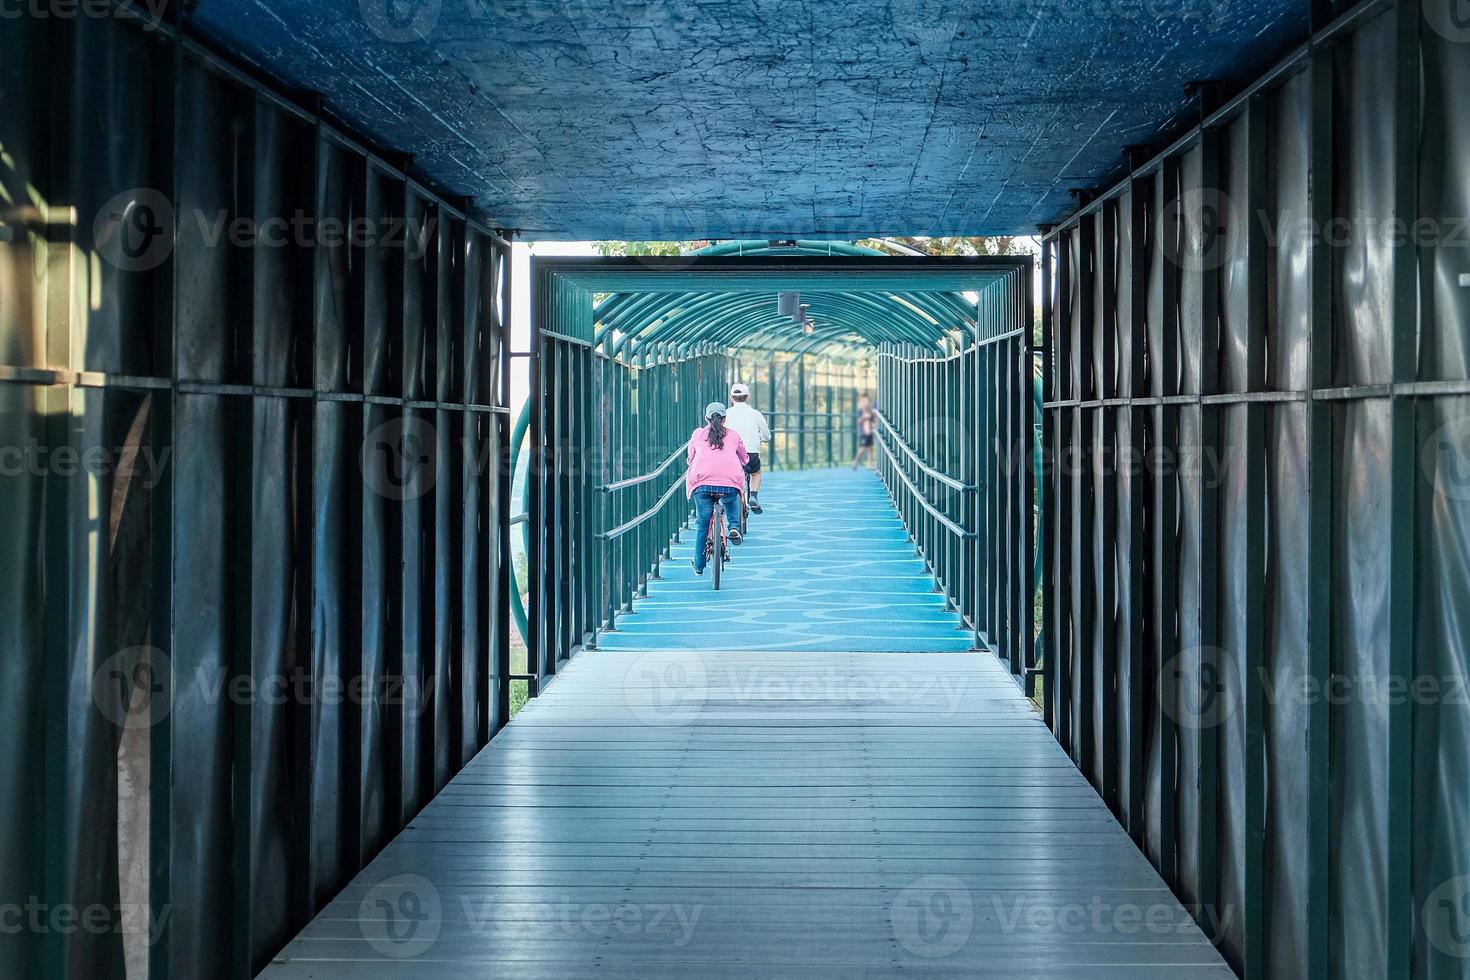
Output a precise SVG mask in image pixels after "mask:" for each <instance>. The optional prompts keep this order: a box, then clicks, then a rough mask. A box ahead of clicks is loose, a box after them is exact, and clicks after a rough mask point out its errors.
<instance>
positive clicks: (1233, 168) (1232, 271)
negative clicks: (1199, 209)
mask: <svg viewBox="0 0 1470 980" xmlns="http://www.w3.org/2000/svg"><path fill="white" fill-rule="evenodd" d="M1246 123H1247V119H1246V117H1245V116H1244V115H1242V116H1238V117H1236V118H1235V119H1234V120H1233V121H1231V123H1230V124H1229V125H1228V126H1227V127H1225V132H1224V135H1223V139H1222V144H1223V146H1222V154H1221V156H1222V159H1221V161H1220V178H1221V179H1220V190H1221V194H1220V201H1221V202H1223V201H1227V200H1228V201H1229V202H1230V206H1229V207H1228V208H1223V209H1222V210H1217V212H1216V219H1215V220H1216V221H1218V222H1219V225H1218V226H1217V227H1216V228H1214V230H1212V231H1211V232H1210V234H1211V235H1212V236H1213V242H1214V245H1213V247H1214V251H1213V252H1212V253H1207V254H1206V256H1205V259H1206V261H1205V265H1206V267H1207V270H1208V267H1209V266H1213V265H1214V264H1215V263H1216V262H1218V263H1219V268H1220V390H1221V391H1246V390H1248V389H1249V387H1250V385H1249V383H1248V381H1247V362H1248V357H1249V355H1248V347H1249V344H1250V333H1251V324H1250V290H1251V285H1252V284H1251V281H1250V256H1249V254H1248V249H1247V242H1248V237H1249V232H1250V228H1251V221H1252V220H1254V221H1256V222H1261V221H1263V220H1268V219H1267V218H1266V216H1265V215H1255V216H1253V218H1251V219H1246V218H1244V217H1243V215H1244V214H1245V213H1247V212H1248V210H1249V207H1250V200H1251V198H1250V194H1251V190H1252V189H1251V188H1250V187H1249V179H1248V176H1249V165H1250V158H1249V153H1248V141H1247V126H1246ZM1215 207H1216V208H1217V209H1221V208H1222V205H1221V204H1220V203H1218V202H1217V203H1216V205H1215Z"/></svg>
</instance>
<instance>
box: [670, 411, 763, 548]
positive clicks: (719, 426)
mask: <svg viewBox="0 0 1470 980" xmlns="http://www.w3.org/2000/svg"><path fill="white" fill-rule="evenodd" d="M704 420H705V425H703V426H701V427H700V428H698V429H695V430H694V432H693V433H692V434H691V435H690V436H689V452H688V454H687V455H686V457H685V458H686V459H687V460H688V461H689V471H688V472H687V473H685V474H684V489H685V491H686V492H687V493H688V494H689V496H690V498H691V499H693V501H694V514H695V517H694V558H693V559H692V561H693V564H694V574H695V575H703V574H704V551H705V545H706V544H707V543H708V542H709V524H710V521H709V519H710V516H711V515H712V514H714V512H715V503H716V502H718V503H719V504H720V505H721V506H722V507H724V508H725V525H726V527H727V528H728V529H729V530H728V531H727V532H726V533H727V534H729V536H730V543H731V544H739V543H740V495H741V494H742V493H744V492H745V486H744V484H745V469H744V467H745V464H746V463H748V462H750V454H749V453H747V452H746V451H745V443H743V442H741V441H740V434H739V433H738V432H736V431H735V430H734V429H730V428H727V427H726V426H725V406H724V405H721V404H720V403H719V402H710V403H709V404H708V405H707V406H705V409H704ZM715 544H716V549H715V550H716V551H718V550H719V542H716V543H715Z"/></svg>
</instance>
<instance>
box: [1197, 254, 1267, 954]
mask: <svg viewBox="0 0 1470 980" xmlns="http://www.w3.org/2000/svg"><path fill="white" fill-rule="evenodd" d="M1241 250H1242V251H1244V248H1243V247H1242V249H1241ZM1232 264H1233V263H1232ZM1240 292H1241V293H1242V295H1241V296H1240V300H1241V301H1242V302H1243V301H1244V298H1245V297H1244V295H1243V294H1244V292H1245V291H1244V290H1243V289H1242V290H1240ZM1230 347H1231V345H1227V347H1226V349H1227V350H1228V349H1230ZM1236 354H1238V355H1239V357H1240V359H1241V360H1242V361H1243V360H1244V356H1245V344H1244V343H1243V342H1242V343H1241V344H1240V347H1239V349H1238V350H1237V351H1236ZM1226 360H1227V363H1228V361H1229V358H1226ZM1242 366H1243V365H1242ZM1243 375H1244V372H1243V371H1242V377H1241V381H1242V383H1243V382H1244V380H1245V379H1244V376H1243ZM1250 411H1252V409H1251V408H1249V407H1248V406H1245V405H1232V406H1230V407H1229V408H1227V409H1224V410H1222V414H1223V416H1224V420H1223V424H1222V425H1221V427H1220V428H1221V433H1222V436H1223V438H1222V441H1221V444H1220V458H1219V461H1218V462H1216V463H1211V464H1210V465H1209V468H1208V469H1207V470H1206V471H1205V472H1204V473H1203V474H1202V479H1204V480H1208V481H1214V482H1217V483H1218V484H1219V487H1220V531H1221V533H1220V549H1219V556H1218V563H1219V564H1218V567H1219V592H1220V600H1219V601H1220V642H1219V649H1218V651H1217V652H1215V653H1214V654H1213V657H1212V658H1211V659H1212V660H1213V662H1212V663H1210V662H1206V663H1205V664H1203V665H1202V668H1203V669H1204V670H1206V671H1207V673H1206V675H1205V677H1204V679H1203V680H1204V682H1205V683H1206V684H1208V685H1213V687H1214V697H1215V703H1214V704H1213V705H1210V707H1212V708H1215V709H1216V713H1217V714H1218V715H1219V719H1220V720H1219V726H1218V727H1219V763H1218V764H1219V769H1220V811H1219V812H1220V816H1219V839H1218V841H1217V843H1216V846H1215V850H1216V852H1217V853H1218V855H1219V862H1220V882H1219V887H1218V889H1217V893H1216V894H1214V895H1211V896H1206V897H1205V900H1206V901H1207V902H1211V903H1213V905H1214V908H1215V909H1216V910H1217V911H1223V910H1226V909H1240V910H1241V911H1242V914H1239V915H1230V916H1229V917H1228V918H1226V917H1225V916H1223V915H1222V916H1221V919H1222V920H1223V922H1224V924H1225V928H1224V930H1223V938H1224V941H1225V943H1226V944H1227V948H1228V949H1230V950H1232V951H1234V950H1240V949H1242V948H1243V946H1244V939H1245V937H1244V932H1243V926H1244V922H1245V916H1244V914H1243V912H1244V909H1245V898H1246V895H1245V877H1246V861H1245V839H1246V833H1245V812H1246V758H1245V756H1246V752H1247V751H1248V749H1247V745H1246V712H1245V691H1246V685H1247V684H1249V683H1251V682H1252V681H1253V680H1254V678H1252V677H1251V668H1250V665H1249V664H1248V663H1247V662H1246V649H1247V646H1248V642H1249V630H1250V620H1251V619H1252V618H1255V617H1259V616H1260V615H1261V614H1262V610H1261V609H1259V608H1255V607H1254V606H1253V604H1252V602H1251V597H1250V594H1249V593H1250V585H1249V582H1250V578H1251V568H1250V561H1249V550H1250V545H1251V541H1250V535H1249V534H1248V528H1249V526H1250V525H1249V523H1248V519H1249V518H1248V513H1247V511H1248V508H1249V507H1251V506H1252V505H1253V504H1254V503H1256V502H1255V501H1252V500H1251V499H1249V496H1248V494H1249V490H1248V485H1247V472H1246V466H1247V453H1248V451H1249V447H1248V446H1247V441H1246V440H1247V432H1248V420H1247V413H1249V412H1250ZM1206 690H1209V688H1206ZM1205 703H1206V704H1208V702H1205Z"/></svg>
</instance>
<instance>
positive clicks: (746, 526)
mask: <svg viewBox="0 0 1470 980" xmlns="http://www.w3.org/2000/svg"><path fill="white" fill-rule="evenodd" d="M749 535H750V474H749V473H747V474H745V493H744V494H743V495H742V496H741V498H740V536H741V537H742V538H745V537H749Z"/></svg>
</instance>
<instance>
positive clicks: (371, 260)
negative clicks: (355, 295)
mask: <svg viewBox="0 0 1470 980" xmlns="http://www.w3.org/2000/svg"><path fill="white" fill-rule="evenodd" d="M403 195H404V185H403V181H401V180H398V179H397V178H394V177H391V176H389V175H387V174H385V173H383V172H382V171H381V170H379V169H377V168H376V167H369V168H367V173H366V176H365V180H364V194H363V205H364V215H363V217H364V227H365V228H366V229H367V230H366V234H365V235H364V236H363V237H364V241H363V248H362V251H361V261H362V266H363V276H362V286H363V301H362V390H363V391H365V392H367V393H369V394H373V395H387V394H396V393H397V391H399V390H401V389H399V388H397V387H395V386H393V385H392V384H391V383H390V382H391V380H392V379H395V378H396V376H397V374H398V370H397V366H396V362H397V361H398V358H399V347H400V345H401V344H402V342H403V339H402V327H401V326H400V323H399V321H400V318H401V316H402V311H403V302H402V297H401V291H402V288H403V256H404V252H405V249H406V247H407V243H406V242H404V241H402V237H403V234H404V227H403V224H402V214H403Z"/></svg>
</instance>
